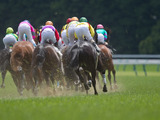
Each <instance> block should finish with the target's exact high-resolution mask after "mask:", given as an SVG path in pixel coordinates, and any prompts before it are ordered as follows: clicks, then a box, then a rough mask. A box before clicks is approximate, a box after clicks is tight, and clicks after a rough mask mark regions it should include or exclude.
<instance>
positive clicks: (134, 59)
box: [113, 54, 160, 65]
mask: <svg viewBox="0 0 160 120" xmlns="http://www.w3.org/2000/svg"><path fill="white" fill-rule="evenodd" d="M113 62H114V64H117V65H118V64H119V65H127V64H128V65H131V64H135V65H136V64H160V55H120V54H119V55H113Z"/></svg>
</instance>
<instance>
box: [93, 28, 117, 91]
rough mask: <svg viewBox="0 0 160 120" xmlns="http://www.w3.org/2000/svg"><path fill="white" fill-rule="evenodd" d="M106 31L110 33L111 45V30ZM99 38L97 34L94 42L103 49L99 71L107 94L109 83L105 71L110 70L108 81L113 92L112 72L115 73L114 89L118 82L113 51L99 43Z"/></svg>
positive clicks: (99, 61) (99, 60)
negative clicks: (107, 84)
mask: <svg viewBox="0 0 160 120" xmlns="http://www.w3.org/2000/svg"><path fill="white" fill-rule="evenodd" d="M95 31H96V29H95ZM106 31H107V32H108V38H107V42H108V43H109V38H110V34H111V30H110V29H107V30H106ZM97 36H98V35H97V33H96V32H95V36H94V40H95V41H96V43H97V44H98V47H99V48H100V49H101V53H100V55H99V56H98V66H97V70H98V71H99V72H100V73H101V76H102V78H103V82H104V86H103V92H107V86H106V83H107V81H106V77H105V71H106V70H108V79H109V82H110V88H111V90H112V89H113V87H112V83H111V72H112V73H113V77H114V87H115V88H117V82H116V76H115V74H116V71H115V69H114V64H113V60H112V52H111V50H110V49H109V48H108V47H107V46H105V45H104V44H103V43H98V38H97Z"/></svg>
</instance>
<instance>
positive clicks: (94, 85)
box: [92, 71, 98, 95]
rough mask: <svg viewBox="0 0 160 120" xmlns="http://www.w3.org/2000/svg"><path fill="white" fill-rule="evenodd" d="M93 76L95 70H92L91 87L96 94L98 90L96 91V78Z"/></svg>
mask: <svg viewBox="0 0 160 120" xmlns="http://www.w3.org/2000/svg"><path fill="white" fill-rule="evenodd" d="M95 77H96V71H95V72H92V85H93V88H94V94H95V95H98V92H97V89H96V80H95Z"/></svg>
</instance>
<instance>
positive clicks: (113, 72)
mask: <svg viewBox="0 0 160 120" xmlns="http://www.w3.org/2000/svg"><path fill="white" fill-rule="evenodd" d="M112 74H113V77H114V88H115V89H117V88H118V86H117V81H116V71H115V69H114V70H113V71H112Z"/></svg>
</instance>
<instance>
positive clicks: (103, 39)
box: [96, 24, 108, 45]
mask: <svg viewBox="0 0 160 120" xmlns="http://www.w3.org/2000/svg"><path fill="white" fill-rule="evenodd" d="M96 32H97V35H98V43H103V44H105V45H108V42H107V31H106V30H105V29H104V27H103V25H102V24H98V25H97V30H96Z"/></svg>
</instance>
